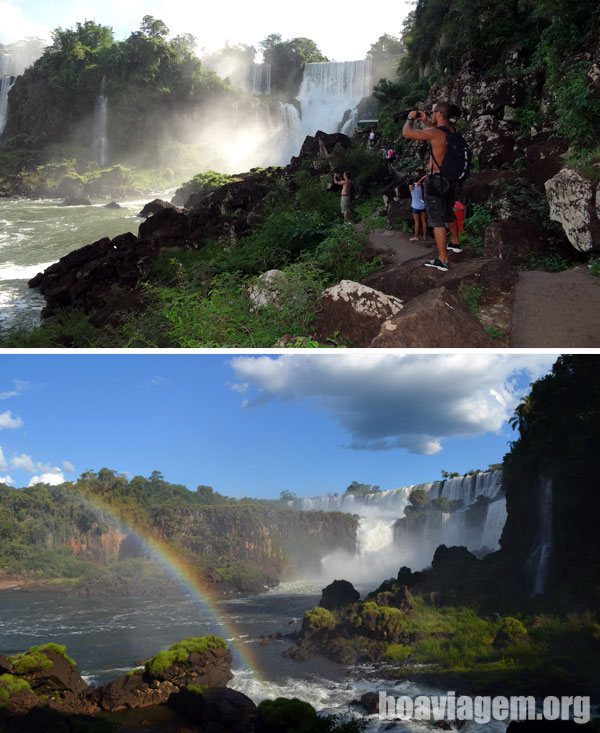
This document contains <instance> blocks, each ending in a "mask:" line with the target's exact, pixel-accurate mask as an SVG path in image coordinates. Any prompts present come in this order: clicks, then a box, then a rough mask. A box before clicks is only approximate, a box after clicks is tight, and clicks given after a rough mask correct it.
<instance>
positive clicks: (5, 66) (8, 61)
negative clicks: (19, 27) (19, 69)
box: [0, 53, 16, 135]
mask: <svg viewBox="0 0 600 733" xmlns="http://www.w3.org/2000/svg"><path fill="white" fill-rule="evenodd" d="M15 81H16V69H15V58H14V56H13V55H12V54H9V53H3V54H2V55H0V135H1V134H2V133H3V132H4V128H5V127H6V118H7V117H8V93H9V92H10V90H11V89H12V87H13V84H14V83H15Z"/></svg>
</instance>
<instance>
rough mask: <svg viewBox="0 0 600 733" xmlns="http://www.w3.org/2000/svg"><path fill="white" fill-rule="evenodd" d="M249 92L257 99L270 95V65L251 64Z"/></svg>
mask: <svg viewBox="0 0 600 733" xmlns="http://www.w3.org/2000/svg"><path fill="white" fill-rule="evenodd" d="M250 70H251V84H250V85H249V86H250V92H251V93H252V94H254V95H255V96H257V97H260V96H268V95H269V94H271V64H254V63H253V64H252V65H251V67H250Z"/></svg>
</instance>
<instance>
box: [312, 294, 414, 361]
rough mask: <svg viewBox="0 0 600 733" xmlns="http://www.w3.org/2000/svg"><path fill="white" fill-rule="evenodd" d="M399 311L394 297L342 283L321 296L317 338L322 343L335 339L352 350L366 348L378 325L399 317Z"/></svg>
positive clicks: (398, 301)
mask: <svg viewBox="0 0 600 733" xmlns="http://www.w3.org/2000/svg"><path fill="white" fill-rule="evenodd" d="M402 307H403V303H402V301H401V300H399V299H398V298H396V297H390V296H389V295H385V294H383V293H381V292H378V291H377V290H374V289H373V288H370V287H367V286H366V285H361V284H360V283H357V282H354V281H352V280H342V282H340V283H338V284H337V285H334V286H333V287H331V288H328V289H327V290H325V291H324V292H323V294H322V297H321V310H320V312H319V315H318V317H317V326H316V333H317V338H318V339H319V340H320V341H326V340H327V339H328V338H332V337H335V338H338V337H339V338H342V339H344V340H348V341H350V342H351V343H352V344H353V345H354V346H362V347H366V346H369V345H370V343H371V341H372V340H373V338H374V337H375V336H376V335H377V334H378V333H379V330H380V328H381V324H382V323H383V322H384V321H386V320H387V319H388V318H391V317H392V316H394V315H396V314H397V313H399V312H400V311H401V310H402Z"/></svg>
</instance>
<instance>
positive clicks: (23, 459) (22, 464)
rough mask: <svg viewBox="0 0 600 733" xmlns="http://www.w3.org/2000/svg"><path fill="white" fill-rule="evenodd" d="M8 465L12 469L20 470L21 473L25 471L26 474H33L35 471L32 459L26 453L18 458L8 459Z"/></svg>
mask: <svg viewBox="0 0 600 733" xmlns="http://www.w3.org/2000/svg"><path fill="white" fill-rule="evenodd" d="M10 465H11V466H12V467H13V468H20V469H21V470H22V471H27V472H28V473H35V472H36V471H37V468H36V467H35V464H34V462H33V459H32V457H31V456H28V455H27V454H26V453H21V455H20V456H13V457H12V458H11V459H10Z"/></svg>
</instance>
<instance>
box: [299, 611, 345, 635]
mask: <svg viewBox="0 0 600 733" xmlns="http://www.w3.org/2000/svg"><path fill="white" fill-rule="evenodd" d="M336 624H337V620H336V618H335V616H334V615H333V613H332V612H331V611H328V610H327V609H326V608H321V607H320V606H317V607H315V608H311V609H309V610H308V611H306V613H305V614H304V619H303V621H302V632H303V634H304V635H305V636H314V635H315V634H324V633H327V632H329V631H333V629H335V627H336Z"/></svg>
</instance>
